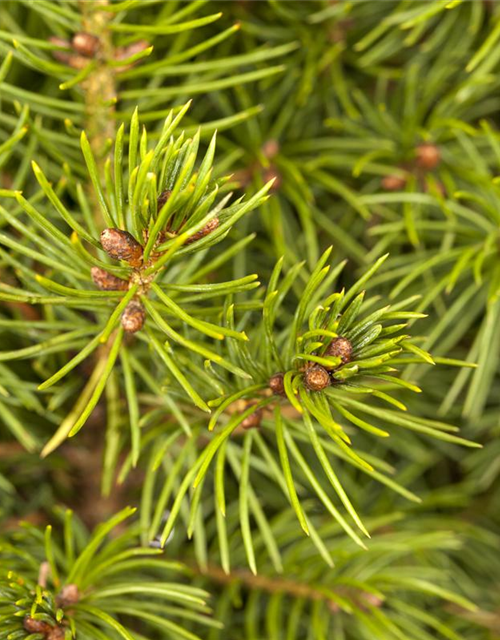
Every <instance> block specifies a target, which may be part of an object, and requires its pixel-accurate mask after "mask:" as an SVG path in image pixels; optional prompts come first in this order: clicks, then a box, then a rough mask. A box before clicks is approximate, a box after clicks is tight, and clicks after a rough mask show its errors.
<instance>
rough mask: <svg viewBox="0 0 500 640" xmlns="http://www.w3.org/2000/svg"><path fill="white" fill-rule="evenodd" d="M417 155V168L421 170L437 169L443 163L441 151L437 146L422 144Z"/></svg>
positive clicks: (416, 152)
mask: <svg viewBox="0 0 500 640" xmlns="http://www.w3.org/2000/svg"><path fill="white" fill-rule="evenodd" d="M415 154H416V163H417V166H418V167H420V168H421V169H428V170H430V169H435V168H436V167H437V166H438V164H439V163H440V161H441V151H440V150H439V147H437V146H436V145H435V144H431V143H426V144H420V145H419V146H418V147H417V148H416V150H415Z"/></svg>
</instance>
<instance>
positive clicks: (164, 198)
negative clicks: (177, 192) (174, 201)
mask: <svg viewBox="0 0 500 640" xmlns="http://www.w3.org/2000/svg"><path fill="white" fill-rule="evenodd" d="M171 195H172V192H171V191H170V189H165V191H162V192H161V193H160V195H159V196H158V201H157V203H156V208H157V209H158V211H160V209H162V208H163V205H164V204H165V203H166V202H167V200H168V199H169V198H170V196H171Z"/></svg>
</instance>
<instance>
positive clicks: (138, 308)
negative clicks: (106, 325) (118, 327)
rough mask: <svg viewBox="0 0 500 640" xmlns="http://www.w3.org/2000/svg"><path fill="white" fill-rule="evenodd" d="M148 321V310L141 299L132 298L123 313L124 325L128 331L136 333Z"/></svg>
mask: <svg viewBox="0 0 500 640" xmlns="http://www.w3.org/2000/svg"><path fill="white" fill-rule="evenodd" d="M145 321H146V312H145V310H144V307H143V306H142V303H141V302H139V300H131V301H130V302H129V303H128V305H127V306H126V307H125V311H124V312H123V313H122V327H123V328H124V329H125V331H126V332H127V333H136V332H137V331H139V329H142V327H143V326H144V322H145Z"/></svg>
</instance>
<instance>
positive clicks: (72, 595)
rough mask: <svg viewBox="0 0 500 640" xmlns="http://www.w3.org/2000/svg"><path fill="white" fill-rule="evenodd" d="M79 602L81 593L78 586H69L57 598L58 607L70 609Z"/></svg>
mask: <svg viewBox="0 0 500 640" xmlns="http://www.w3.org/2000/svg"><path fill="white" fill-rule="evenodd" d="M79 600H80V592H79V591H78V587H77V586H76V584H67V585H65V586H64V587H63V588H62V589H61V592H60V593H59V595H58V596H57V598H56V603H57V606H58V607H70V606H71V605H72V604H76V603H77V602H78V601H79Z"/></svg>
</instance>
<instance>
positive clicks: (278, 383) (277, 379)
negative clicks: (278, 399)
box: [269, 373, 285, 396]
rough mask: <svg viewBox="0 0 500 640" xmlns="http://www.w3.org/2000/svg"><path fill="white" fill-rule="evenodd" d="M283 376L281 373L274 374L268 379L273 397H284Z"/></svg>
mask: <svg viewBox="0 0 500 640" xmlns="http://www.w3.org/2000/svg"><path fill="white" fill-rule="evenodd" d="M284 379H285V376H284V375H283V374H282V373H275V374H274V375H272V376H271V377H270V378H269V388H270V389H271V391H272V392H273V393H274V395H275V396H283V395H285V383H284Z"/></svg>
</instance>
